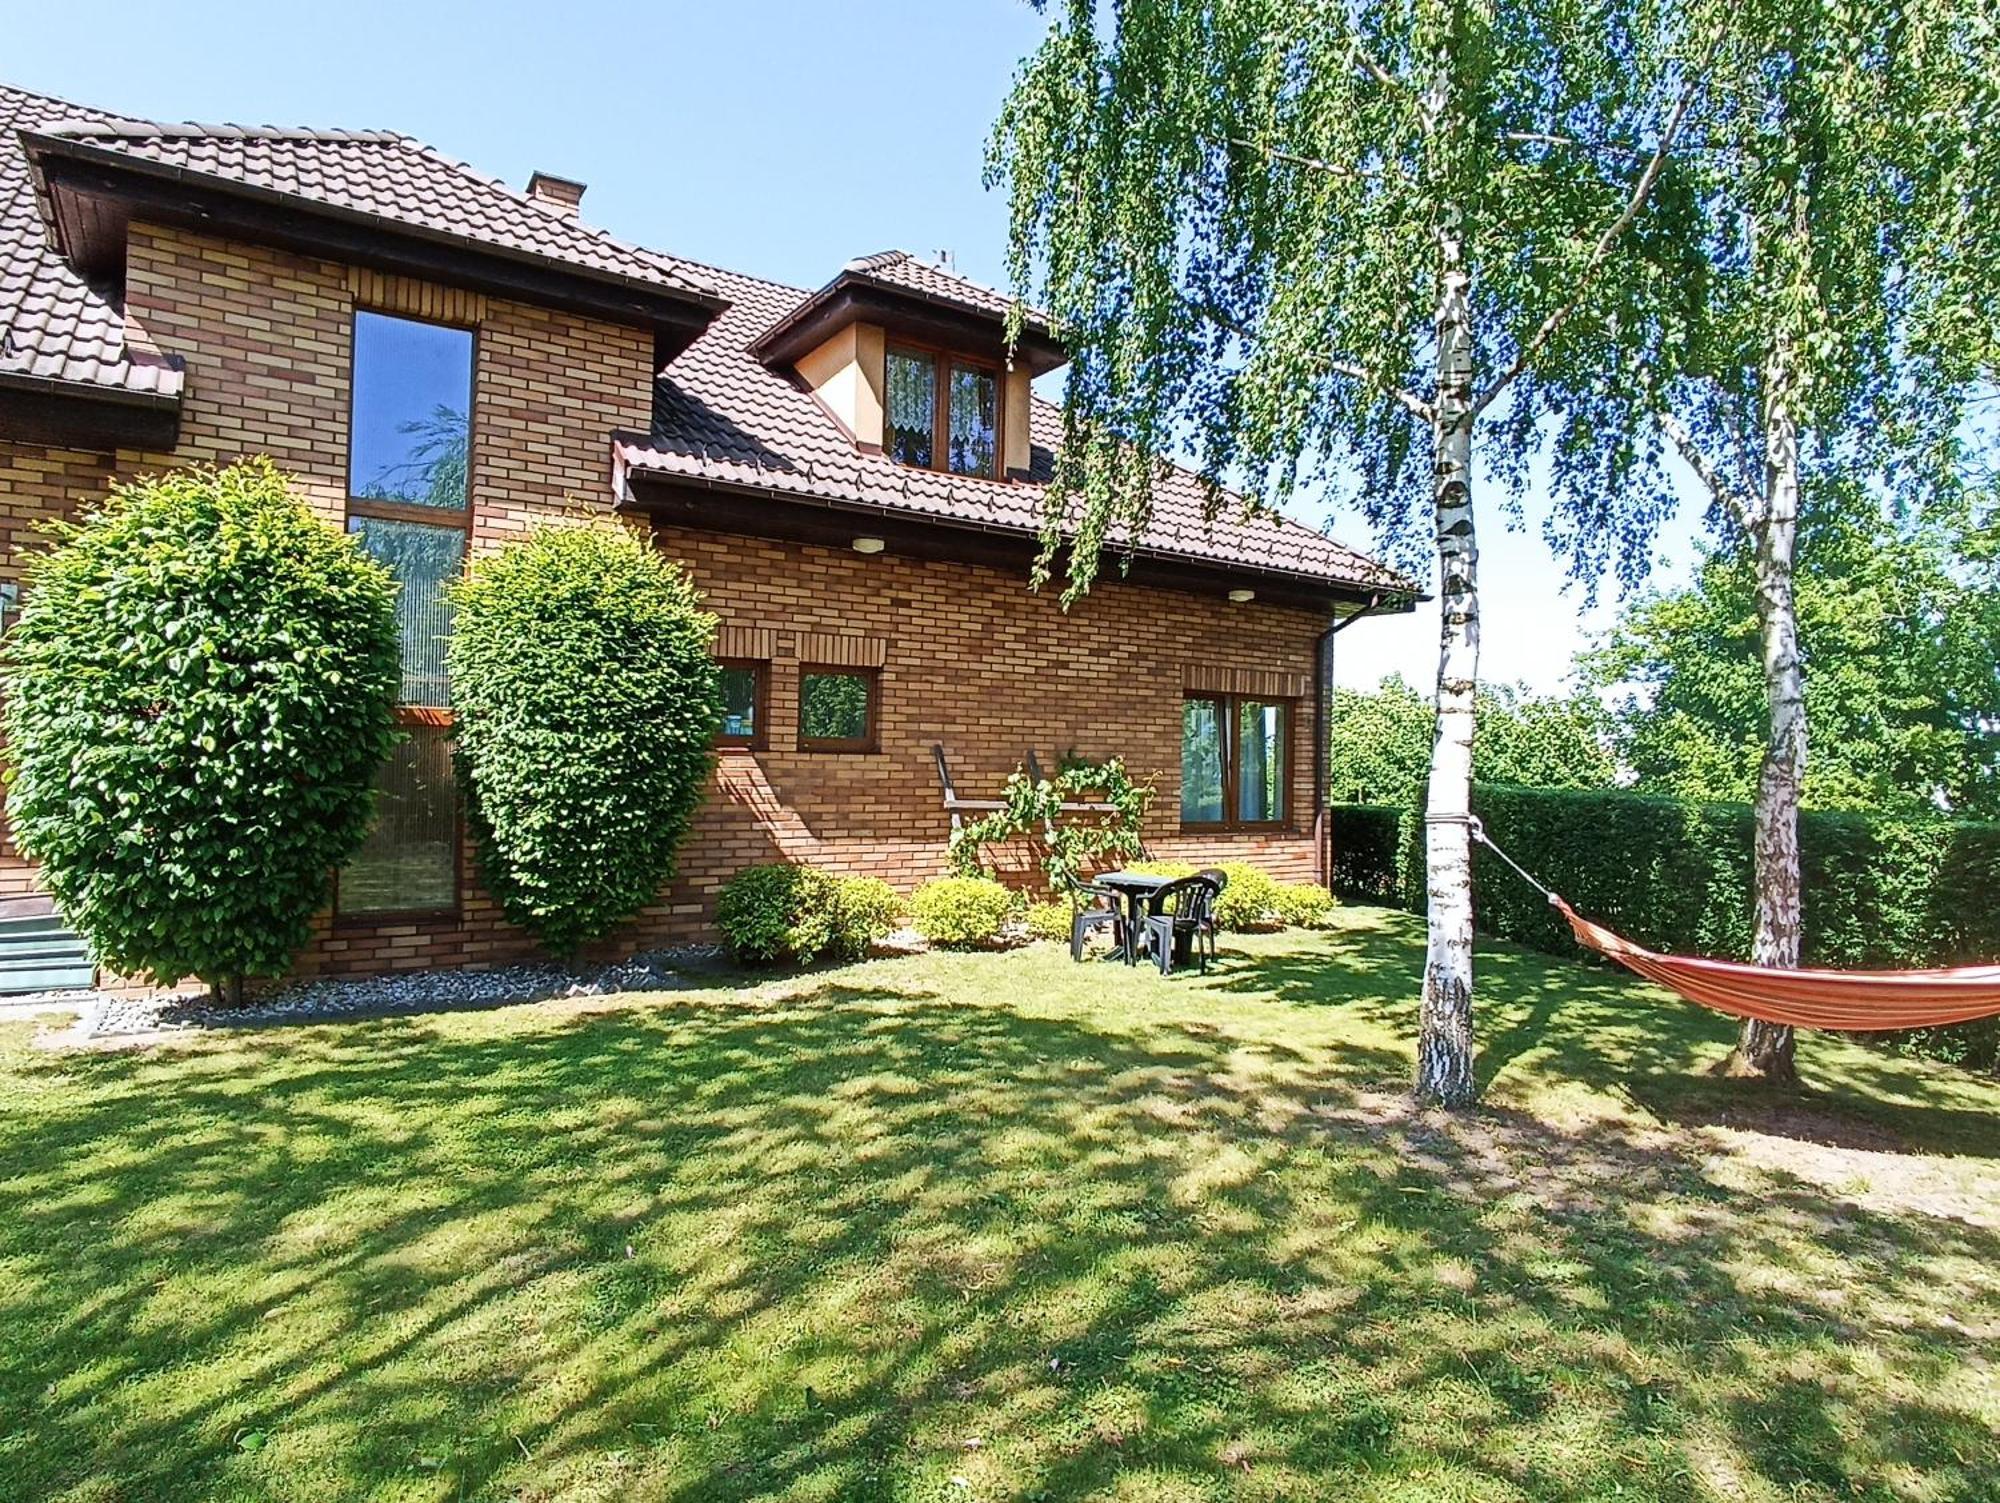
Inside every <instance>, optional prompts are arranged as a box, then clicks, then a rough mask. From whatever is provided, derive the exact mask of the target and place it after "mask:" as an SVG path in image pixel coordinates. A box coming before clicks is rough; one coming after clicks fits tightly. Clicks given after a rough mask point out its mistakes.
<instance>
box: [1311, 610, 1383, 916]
mask: <svg viewBox="0 0 2000 1503" xmlns="http://www.w3.org/2000/svg"><path fill="white" fill-rule="evenodd" d="M1381 604H1382V597H1381V596H1380V595H1370V596H1369V597H1368V603H1367V604H1366V605H1364V606H1362V607H1361V609H1360V610H1358V611H1355V612H1353V613H1351V614H1349V615H1346V616H1335V617H1334V618H1333V620H1332V621H1330V622H1329V623H1328V624H1327V628H1326V630H1325V631H1323V632H1321V633H1320V634H1319V636H1318V638H1317V639H1315V641H1314V642H1313V821H1312V830H1313V870H1314V871H1315V872H1317V873H1318V874H1319V885H1320V886H1322V887H1324V888H1326V889H1328V890H1329V891H1331V890H1332V888H1333V840H1332V831H1331V830H1329V829H1328V827H1327V809H1328V807H1329V805H1330V800H1329V799H1328V796H1327V795H1328V794H1329V793H1330V792H1331V791H1332V790H1331V789H1329V787H1328V786H1327V784H1328V780H1329V777H1330V770H1329V769H1328V767H1327V765H1326V762H1327V758H1328V756H1329V755H1331V753H1332V751H1333V721H1332V715H1333V639H1334V638H1335V637H1337V636H1339V635H1340V634H1341V633H1342V632H1343V631H1345V630H1347V628H1348V627H1350V626H1352V625H1353V624H1354V623H1355V622H1357V621H1359V620H1360V619H1361V618H1362V617H1363V616H1366V615H1369V614H1370V613H1372V612H1373V611H1375V610H1376V609H1377V608H1378V607H1380V606H1381Z"/></svg>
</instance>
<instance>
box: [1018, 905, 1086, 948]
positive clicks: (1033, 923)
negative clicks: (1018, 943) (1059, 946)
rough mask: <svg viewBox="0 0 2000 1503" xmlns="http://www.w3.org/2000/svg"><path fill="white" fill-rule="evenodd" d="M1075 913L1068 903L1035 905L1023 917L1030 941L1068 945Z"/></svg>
mask: <svg viewBox="0 0 2000 1503" xmlns="http://www.w3.org/2000/svg"><path fill="white" fill-rule="evenodd" d="M1075 911H1076V910H1074V909H1073V908H1071V907H1070V905H1069V904H1067V903H1033V904H1030V905H1029V907H1028V911H1027V912H1026V913H1025V914H1023V915H1022V916H1021V917H1022V922H1023V923H1024V924H1026V925H1027V929H1028V937H1029V938H1030V939H1053V940H1059V941H1061V942H1062V943H1063V944H1068V943H1069V930H1070V921H1071V918H1072V916H1073V915H1074V913H1075Z"/></svg>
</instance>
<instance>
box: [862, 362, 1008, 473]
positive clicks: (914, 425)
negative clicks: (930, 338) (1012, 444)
mask: <svg viewBox="0 0 2000 1503" xmlns="http://www.w3.org/2000/svg"><path fill="white" fill-rule="evenodd" d="M887 367H888V369H887V380H886V382H885V384H886V385H887V387H888V391H887V392H886V394H885V398H886V399H885V401H884V403H883V407H884V412H883V418H884V423H883V429H884V431H883V435H882V439H883V442H882V448H883V450H884V452H886V453H887V454H888V455H889V457H890V458H891V459H893V460H895V461H896V462H897V463H898V464H907V465H914V466H916V467H917V468H918V469H925V470H948V471H949V472H950V473H952V474H954V475H985V476H988V477H993V476H997V475H998V474H999V473H1000V373H999V370H998V369H997V368H996V367H993V366H987V365H979V364H976V363H974V362H972V361H968V360H963V359H959V358H957V357H954V356H951V355H947V354H944V353H942V352H939V351H932V350H917V349H910V348H907V347H898V346H896V345H891V346H890V347H889V351H888V360H887Z"/></svg>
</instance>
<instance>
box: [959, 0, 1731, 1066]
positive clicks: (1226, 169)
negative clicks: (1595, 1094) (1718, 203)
mask: <svg viewBox="0 0 2000 1503" xmlns="http://www.w3.org/2000/svg"><path fill="white" fill-rule="evenodd" d="M1037 4H1038V8H1040V7H1043V6H1046V8H1047V9H1049V10H1052V11H1054V12H1055V17H1054V20H1053V22H1052V25H1051V28H1050V32H1049V35H1048V37H1047V38H1046V40H1045V41H1044V43H1043V45H1042V46H1041V48H1040V49H1039V51H1038V52H1037V53H1036V54H1035V55H1034V56H1033V57H1032V58H1031V59H1030V60H1029V62H1028V63H1027V65H1026V68H1025V70H1024V71H1023V73H1022V75H1021V77H1020V78H1019V80H1018V81H1017V83H1016V86H1015V89H1014V92H1013V94H1012V96H1011V97H1010V98H1009V99H1008V101H1007V104H1006V106H1005V108H1004V110H1003V113H1002V115H1001V117H1000V120H999V122H998V124H997V126H996V128H995V134H994V140H993V146H992V154H991V159H990V176H991V177H992V178H993V179H994V180H996V181H999V180H1004V181H1005V183H1006V185H1007V188H1008V191H1009V194H1010V200H1011V214H1012V234H1011V245H1010V270H1011V272H1012V275H1013V278H1014V282H1015V285H1016V286H1017V287H1021V288H1024V289H1026V288H1030V287H1031V286H1032V287H1034V288H1035V290H1037V291H1038V293H1039V296H1040V299H1041V301H1043V302H1044V303H1046V305H1047V306H1048V308H1049V311H1050V312H1051V314H1052V315H1053V316H1054V318H1055V320H1056V322H1057V324H1058V325H1059V326H1060V328H1061V331H1062V333H1063V335H1064V337H1065V339H1066V340H1067V342H1068V345H1069V349H1070V353H1071V357H1072V361H1071V366H1070V371H1069V376H1068V387H1067V394H1066V402H1065V412H1064V432H1063V443H1062V450H1061V453H1060V455H1059V457H1058V460H1057V466H1056V474H1055V481H1054V484H1053V485H1052V486H1051V487H1050V490H1049V500H1048V507H1049V509H1048V512H1047V514H1046V517H1045V528H1044V554H1043V561H1042V565H1041V569H1040V573H1041V576H1042V577H1044V578H1045V577H1046V576H1047V574H1048V573H1049V571H1050V569H1051V567H1052V564H1053V560H1054V558H1055V556H1056V554H1057V552H1058V550H1059V549H1060V548H1063V547H1067V548H1068V550H1069V551H1068V588H1069V593H1070V595H1071V596H1073V595H1074V594H1075V593H1077V592H1079V591H1081V590H1084V589H1086V588H1088V586H1089V584H1090V581H1091V580H1092V578H1093V577H1094V575H1095V573H1096V571H1097V568H1098V560H1099V552H1100V550H1101V549H1102V548H1103V547H1105V546H1107V545H1110V546H1114V547H1115V545H1116V541H1117V540H1118V539H1119V538H1121V537H1129V536H1130V535H1131V532H1132V530H1133V529H1135V528H1136V527H1137V526H1138V525H1140V524H1141V523H1142V522H1143V520H1144V518H1145V516H1146V514H1147V508H1148V504H1149V494H1150V480H1151V477H1152V475H1153V474H1154V472H1155V470H1156V468H1157V466H1158V464H1159V462H1160V460H1161V457H1162V456H1163V455H1165V454H1167V453H1169V452H1170V451H1178V450H1183V449H1192V450H1193V451H1194V453H1195V455H1196V457H1197V459H1198V461H1199V464H1200V466H1201V469H1202V471H1203V474H1204V475H1205V477H1206V478H1207V479H1208V480H1209V482H1210V483H1211V487H1214V486H1216V485H1218V484H1219V483H1220V482H1221V481H1223V480H1224V479H1225V478H1227V479H1230V480H1233V481H1236V482H1237V483H1239V484H1242V485H1244V486H1245V488H1246V489H1247V490H1248V491H1249V492H1250V493H1251V494H1252V495H1253V497H1255V498H1256V499H1258V500H1261V501H1264V502H1270V503H1275V502H1277V501H1279V500H1281V499H1283V498H1284V497H1285V496H1286V495H1287V494H1289V493H1290V492H1291V491H1292V490H1293V489H1294V488H1295V487H1296V486H1297V485H1298V484H1300V483H1301V482H1310V481H1316V480H1327V479H1336V478H1338V479H1347V478H1349V475H1348V474H1347V473H1343V470H1344V462H1345V461H1347V460H1349V459H1351V458H1358V460H1359V465H1358V470H1359V481H1360V484H1359V487H1358V494H1357V499H1358V501H1359V503H1360V505H1361V506H1362V508H1363V510H1364V512H1365V514H1366V515H1367V516H1368V517H1369V519H1370V520H1371V521H1372V522H1373V523H1374V524H1375V525H1376V527H1377V529H1378V532H1379V533H1380V534H1382V535H1383V536H1385V537H1386V538H1387V539H1388V540H1389V541H1390V543H1391V545H1392V546H1395V547H1398V548H1399V549H1407V548H1408V547H1409V545H1410V544H1411V543H1412V541H1413V539H1414V538H1416V537H1418V536H1421V535H1422V534H1423V533H1424V532H1428V533H1429V534H1430V536H1431V537H1432V538H1433V539H1434V542H1435V548H1436V557H1437V570H1438V592H1439V596H1440V598H1441V602H1442V611H1441V615H1442V621H1443V625H1442V633H1441V641H1440V644H1439V659H1438V675H1437V694H1436V708H1437V720H1436V734H1435V741H1434V744H1433V750H1432V758H1431V775H1430V787H1429V795H1428V798H1429V815H1430V819H1429V824H1428V869H1429V873H1430V894H1429V909H1430V914H1429V917H1430V942H1429V949H1428V954H1427V957H1426V963H1425V973H1424V984H1423V1005H1422V1033H1421V1038H1420V1040H1419V1045H1418V1063H1417V1092H1418V1095H1419V1096H1420V1098H1423V1099H1427V1100H1431V1101H1436V1102H1442V1103H1446V1104H1458V1103H1463V1102H1466V1101H1468V1100H1470V1099H1471V1098H1472V1096H1473V1094H1474V1080H1473V1068H1472V1062H1473V1047H1472V884H1471V851H1470V840H1469V830H1468V828H1467V825H1466V823H1465V821H1466V818H1467V815H1468V812H1469V800H1470V784H1471V772H1472V744H1473V726H1474V718H1475V708H1474V707H1475V687H1476V684H1477V680H1478V665H1479V589H1478V556H1479V555H1478V546H1477V537H1476V533H1475V528H1474V512H1473V479H1474V473H1475V471H1474V464H1475V455H1476V453H1477V455H1478V457H1479V459H1480V464H1481V467H1482V470H1483V472H1484V474H1485V475H1486V476H1487V477H1488V478H1490V479H1492V480H1494V481H1495V482H1497V488H1498V489H1499V490H1500V491H1501V492H1502V493H1503V496H1505V497H1509V498H1511V497H1514V496H1517V495H1518V494H1519V491H1520V489H1521V487H1522V484H1523V481H1524V478H1525V464H1526V460H1527V457H1528V456H1529V454H1530V453H1531V452H1532V451H1533V450H1535V449H1536V448H1538V447H1539V446H1540V440H1541V438H1542V437H1543V433H1544V429H1543V426H1542V425H1544V424H1545V423H1546V424H1547V425H1548V426H1549V428H1551V429H1553V430H1554V431H1555V433H1556V435H1557V444H1558V455H1559V459H1558V463H1557V464H1556V466H1555V486H1556V490H1557V496H1556V498H1555V499H1556V501H1557V504H1558V509H1559V514H1560V517H1561V520H1559V522H1558V524H1557V526H1558V529H1559V530H1560V531H1561V532H1562V533H1563V534H1564V536H1565V537H1566V538H1569V539H1572V540H1573V541H1574V545H1575V548H1576V550H1577V551H1580V552H1588V551H1590V550H1591V549H1593V548H1596V549H1599V550H1600V561H1601V558H1602V556H1603V555H1605V554H1617V555H1619V556H1621V557H1622V559H1624V560H1632V559H1636V558H1638V557H1640V556H1641V555H1642V554H1643V549H1629V550H1623V551H1622V553H1621V550H1619V549H1618V548H1617V547H1616V544H1617V543H1618V542H1619V541H1625V542H1629V541H1631V535H1632V534H1634V533H1636V534H1638V535H1639V536H1640V537H1643V536H1645V535H1646V534H1648V533H1649V532H1650V529H1651V527H1652V526H1653V525H1654V524H1655V523H1656V521H1657V519H1658V517H1659V516H1660V515H1661V514H1662V513H1663V512H1664V510H1665V509H1666V507H1667V505H1668V501H1669V497H1668V496H1667V494H1666V493H1665V491H1664V489H1663V488H1662V487H1660V486H1658V485H1657V484H1654V483H1649V482H1650V476H1649V461H1650V459H1651V457H1652V445H1651V444H1649V443H1648V442H1647V441H1646V440H1645V439H1642V438H1639V437H1638V436H1637V435H1639V434H1641V433H1645V432H1650V431H1651V430H1650V427H1649V423H1650V417H1649V411H1650V409H1649V407H1648V403H1649V400H1650V398H1651V395H1652V373H1653V372H1654V371H1655V370H1657V369H1659V368H1660V355H1661V353H1662V351H1663V350H1664V349H1666V348H1669V347H1671V346H1672V345H1673V344H1674V343H1675V341H1676V339H1677V334H1676V325H1675V319H1674V316H1673V309H1672V308H1671V306H1662V300H1667V299H1671V298H1673V297H1675V296H1678V295H1684V294H1685V293H1686V292H1688V291H1690V290H1691V289H1690V287H1689V284H1688V283H1687V281H1686V280H1685V279H1681V278H1676V277H1673V276H1661V275H1659V274H1658V272H1657V269H1656V267H1655V266H1654V265H1652V264H1650V263H1651V262H1653V261H1655V260H1656V259H1659V256H1658V255H1654V254H1647V253H1645V252H1646V248H1647V246H1648V245H1650V246H1651V247H1652V249H1653V251H1655V252H1658V253H1660V254H1665V253H1667V252H1668V251H1669V250H1670V248H1671V247H1673V246H1675V245H1678V244H1681V243H1683V242H1684V241H1685V240H1686V239H1687V234H1686V230H1687V226H1688V225H1689V224H1690V223H1691V222H1692V221H1691V218H1690V214H1689V210H1688V207H1687V205H1685V204H1684V203H1680V202H1678V201H1668V202H1663V200H1672V198H1673V195H1672V194H1671V192H1670V189H1671V184H1668V183H1663V180H1662V173H1663V169H1664V167H1665V165H1666V163H1667V161H1668V159H1669V157H1670V155H1671V152H1672V149H1673V145H1674V143H1675V141H1676V139H1677V137H1678V136H1679V134H1680V132H1681V131H1682V129H1683V128H1684V124H1685V120H1686V112H1687V109H1688V107H1689V104H1690V102H1691V98H1692V92H1693V87H1694V84H1693V83H1692V82H1691V81H1690V80H1695V79H1698V77H1699V74H1698V70H1695V71H1690V70H1687V69H1684V68H1678V67H1676V66H1675V65H1674V63H1673V62H1672V61H1671V59H1672V48H1671V46H1670V45H1669V43H1670V42H1671V40H1672V39H1671V38H1669V37H1667V36H1665V35H1664V29H1665V28H1666V27H1667V26H1668V25H1669V24H1670V18H1672V17H1674V16H1677V15H1678V14H1679V13H1680V12H1679V9H1678V8H1677V7H1669V6H1665V5H1660V6H1659V7H1658V8H1657V9H1656V8H1655V6H1654V4H1653V3H1652V0H1646V3H1640V4H1631V3H1612V0H1516V3H1511V4H1506V5H1500V4H1497V3H1494V0H1392V3H1367V0H1319V3H1312V0H1123V3H1121V4H1118V5H1116V6H1112V7H1105V6H1102V5H1101V4H1099V3H1098V0H1037ZM1036 273H1039V275H1036ZM1496 404H1498V405H1497V406H1496ZM1482 433H1485V434H1490V435H1491V437H1492V438H1493V439H1494V440H1495V443H1494V444H1493V446H1492V448H1491V449H1490V450H1489V449H1487V448H1485V447H1484V446H1483V445H1480V446H1477V448H1476V445H1477V441H1478V439H1479V436H1480V435H1481V434H1482ZM1211 494H1212V504H1216V505H1219V504H1220V497H1219V495H1216V494H1215V493H1214V491H1213V490H1212V492H1211ZM1606 495H1615V496H1617V497H1619V498H1620V500H1619V507H1620V511H1619V523H1620V529H1622V531H1621V533H1620V536H1619V537H1617V538H1612V537H1610V536H1609V535H1608V534H1607V531H1606V529H1604V528H1602V527H1600V526H1597V525H1596V520H1597V519H1598V518H1599V517H1600V515H1601V513H1602V511H1603V507H1604V502H1603V500H1602V499H1601V498H1602V497H1604V496H1606Z"/></svg>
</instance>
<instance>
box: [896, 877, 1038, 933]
mask: <svg viewBox="0 0 2000 1503" xmlns="http://www.w3.org/2000/svg"><path fill="white" fill-rule="evenodd" d="M1020 906H1021V898H1020V895H1019V894H1018V893H1015V892H1012V891H1010V890H1009V889H1007V888H1006V887H1003V886H1001V884H1000V883H998V882H995V881H994V880H993V879H992V878H991V877H939V878H938V879H937V880H936V881H934V882H926V883H924V885H923V886H922V887H919V888H918V889H917V890H916V891H915V892H913V893H911V894H910V922H911V923H912V924H913V925H915V926H916V931H917V933H919V934H921V935H923V937H924V938H925V939H927V940H929V941H930V942H931V943H932V944H934V945H936V946H937V947H938V948H939V949H941V950H973V949H978V948H979V947H980V946H982V945H986V944H990V943H991V942H992V941H993V939H994V937H995V936H996V935H998V934H999V932H1000V926H1001V925H1002V924H1004V923H1006V922H1007V920H1008V919H1010V918H1012V917H1013V916H1014V914H1015V913H1016V912H1018V911H1019V909H1020Z"/></svg>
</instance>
